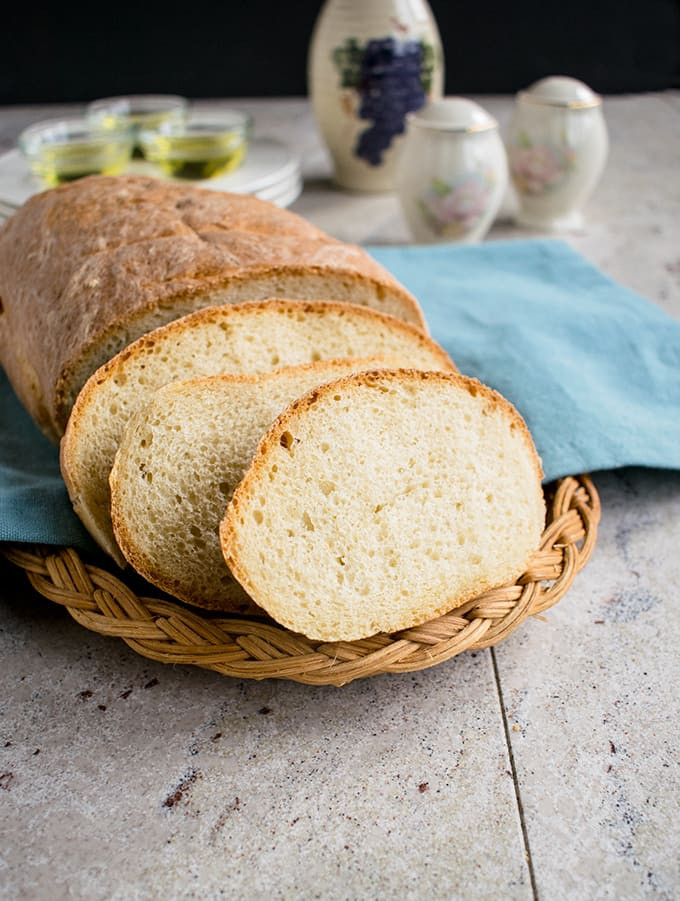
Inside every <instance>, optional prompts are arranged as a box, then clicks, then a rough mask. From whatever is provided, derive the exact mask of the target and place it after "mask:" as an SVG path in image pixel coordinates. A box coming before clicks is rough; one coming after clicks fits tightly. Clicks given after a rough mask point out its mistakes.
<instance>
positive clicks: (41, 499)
mask: <svg viewBox="0 0 680 901" xmlns="http://www.w3.org/2000/svg"><path fill="white" fill-rule="evenodd" d="M369 250H370V252H371V253H372V254H373V256H374V257H375V258H376V259H378V260H379V261H380V262H381V263H383V264H384V265H385V266H387V268H388V269H390V270H391V271H392V272H393V273H394V275H395V276H396V277H397V278H398V279H399V280H400V281H402V282H403V283H404V284H405V285H406V286H407V287H408V288H409V289H410V290H411V291H412V292H413V293H414V294H415V295H416V296H417V297H418V298H419V300H420V301H421V303H422V305H423V309H424V311H425V315H426V318H427V321H428V323H429V326H430V330H431V332H432V335H433V337H434V338H436V339H437V340H438V341H439V342H440V343H441V344H442V345H443V346H444V347H445V348H446V350H447V351H448V352H449V353H450V354H451V356H452V357H453V359H454V360H455V362H456V364H457V366H458V367H459V369H460V370H461V372H463V373H465V374H467V375H473V376H476V377H477V378H479V379H481V380H482V381H483V382H486V383H487V384H489V385H491V386H492V387H493V388H496V389H497V390H498V391H500V392H501V394H504V395H505V396H506V397H507V398H508V399H509V400H510V401H512V402H513V403H514V404H515V406H516V407H517V408H518V409H519V410H520V412H521V413H522V415H523V416H524V418H525V419H526V421H527V424H528V426H529V428H530V430H531V432H532V434H533V436H534V440H535V442H536V446H537V448H538V452H539V454H540V455H541V457H542V459H543V467H544V470H545V475H546V480H551V479H554V478H557V477H558V476H563V475H568V474H570V473H578V472H592V471H594V470H598V469H611V468H614V467H619V466H626V465H642V466H656V467H665V468H680V323H679V322H676V321H674V320H673V319H671V318H670V317H668V316H667V315H666V314H665V313H664V312H663V311H662V310H660V309H658V308H657V307H655V306H654V305H653V304H652V303H650V302H649V301H647V300H644V299H643V298H641V297H638V296H637V295H635V294H633V293H632V292H630V291H628V290H626V289H625V288H622V287H621V286H620V285H617V284H616V283H614V282H612V281H611V280H610V279H608V278H606V277H605V276H604V275H602V273H601V272H599V271H598V270H597V269H595V268H594V267H593V266H591V265H590V264H589V263H588V262H586V261H585V260H584V259H583V258H582V257H581V256H580V255H579V254H577V253H575V252H574V251H573V250H571V249H570V248H569V247H568V246H567V245H566V244H564V243H562V242H560V241H554V240H516V241H502V242H490V243H487V244H481V245H478V246H472V247H467V246H444V245H438V246H435V247H374V248H369ZM0 427H1V428H2V435H3V440H2V443H1V445H0V541H28V542H37V543H48V544H49V543H51V544H66V545H74V546H76V547H79V548H81V549H85V550H92V549H93V544H92V542H91V540H90V539H89V537H88V536H87V535H86V533H85V531H84V529H83V528H82V526H81V525H80V522H79V521H78V519H77V518H76V517H75V515H74V514H73V512H72V510H71V506H70V504H69V501H68V497H67V494H66V489H65V488H64V485H63V483H62V481H61V477H60V473H59V462H58V452H57V448H56V447H54V446H53V445H51V444H50V442H49V441H47V439H45V438H44V437H43V436H42V435H41V434H40V432H39V431H38V429H37V428H36V427H35V426H34V425H33V423H32V422H31V420H30V419H29V417H28V415H27V414H26V413H25V412H24V410H23V408H22V407H21V405H20V404H19V401H18V400H17V399H16V397H15V395H14V393H13V392H12V389H11V388H10V386H9V384H8V382H7V380H6V378H5V376H4V374H0Z"/></svg>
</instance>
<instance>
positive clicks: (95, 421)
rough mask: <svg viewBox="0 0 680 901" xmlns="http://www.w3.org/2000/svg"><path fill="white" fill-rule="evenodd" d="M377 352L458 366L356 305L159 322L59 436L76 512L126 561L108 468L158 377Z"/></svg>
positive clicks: (105, 371)
mask: <svg viewBox="0 0 680 901" xmlns="http://www.w3.org/2000/svg"><path fill="white" fill-rule="evenodd" d="M373 354H390V355H392V356H393V357H395V359H396V358H398V365H401V366H408V367H414V368H418V369H442V370H455V367H454V365H453V363H452V362H451V360H450V358H449V357H448V356H447V354H446V353H445V352H444V351H443V350H442V348H441V347H439V345H438V344H435V342H434V341H432V340H431V339H430V338H428V337H427V336H426V335H424V334H423V333H422V332H421V331H420V330H419V329H417V328H416V327H415V326H412V325H408V324H407V323H404V322H402V321H401V320H398V319H395V318H394V317H393V316H389V315H387V314H384V313H377V312H376V311H375V310H370V309H368V308H366V307H360V306H357V305H354V304H343V303H338V302H331V301H314V302H309V303H305V302H299V301H288V300H269V301H259V302H252V303H245V304H238V305H228V306H224V307H214V308H212V307H211V308H207V309H204V310H200V311H198V312H196V313H193V314H191V315H189V316H186V317H184V318H182V319H179V320H176V321H174V322H172V323H170V324H169V325H167V326H163V327H161V328H159V329H156V330H155V331H153V332H151V333H150V334H149V335H146V336H144V337H143V338H140V339H139V340H138V341H136V342H135V343H133V344H132V345H130V346H129V347H128V348H127V349H126V350H124V351H122V352H121V353H120V354H118V355H117V356H116V357H114V359H113V360H111V361H110V362H108V363H106V364H105V365H104V366H103V367H101V368H100V369H99V370H97V372H95V373H94V375H93V376H92V377H91V378H90V379H89V380H88V381H87V383H86V385H85V387H84V388H83V390H82V391H81V393H80V395H79V396H78V399H77V401H76V403H75V406H74V408H73V412H72V414H71V417H70V419H69V422H68V425H67V428H66V432H65V434H64V437H63V439H62V442H61V469H62V473H63V476H64V481H65V482H66V486H67V488H68V492H69V496H70V498H71V502H72V503H73V507H74V509H75V511H76V513H77V514H78V516H79V517H80V518H81V520H82V521H83V523H84V524H85V526H86V527H87V529H88V530H89V532H90V533H91V534H92V536H93V537H94V538H95V539H96V541H97V542H98V543H99V544H100V545H101V547H102V548H104V550H106V551H107V552H108V553H109V554H111V555H112V556H113V557H114V558H115V559H116V560H117V561H118V562H119V563H120V564H121V565H122V564H123V563H124V560H123V558H122V557H121V554H120V551H119V549H118V547H117V545H116V542H115V539H114V536H113V531H112V529H111V516H110V495H109V483H108V479H109V473H110V471H111V467H112V465H113V458H114V456H115V453H116V449H117V448H118V443H119V441H120V437H121V435H122V432H123V428H124V426H125V424H126V422H127V421H128V419H129V418H130V416H131V415H132V414H133V413H134V412H135V410H137V409H138V408H139V407H140V406H142V405H143V404H144V403H145V402H146V400H147V399H148V398H149V397H150V395H151V394H152V392H153V391H155V390H156V389H157V388H160V387H161V386H162V385H165V384H167V383H168V382H172V381H179V380H186V379H190V378H193V377H196V376H202V375H218V374H220V373H256V372H265V371H268V370H271V369H275V368H280V367H282V366H286V365H293V364H300V363H307V362H312V361H314V360H318V359H329V358H333V357H337V358H345V357H367V356H371V355H373Z"/></svg>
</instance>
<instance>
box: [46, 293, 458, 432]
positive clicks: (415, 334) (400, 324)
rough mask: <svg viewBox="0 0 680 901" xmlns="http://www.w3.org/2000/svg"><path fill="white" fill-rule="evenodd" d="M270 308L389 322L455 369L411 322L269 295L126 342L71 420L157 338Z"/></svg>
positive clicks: (338, 304) (206, 310) (348, 306)
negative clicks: (101, 384) (106, 382)
mask: <svg viewBox="0 0 680 901" xmlns="http://www.w3.org/2000/svg"><path fill="white" fill-rule="evenodd" d="M271 309H277V310H279V311H281V312H287V311H289V312H299V313H302V314H309V313H317V314H318V313H321V314H322V313H324V312H334V313H338V314H339V315H343V314H345V313H351V315H353V316H359V317H362V318H365V319H366V320H371V319H372V320H374V321H378V320H383V321H384V322H385V323H386V324H388V325H389V327H390V329H391V330H393V331H400V332H402V334H408V335H410V336H411V337H412V338H413V339H414V340H415V341H416V342H417V343H418V344H419V345H420V347H427V349H428V350H429V351H430V352H431V353H433V354H434V355H435V356H437V357H439V359H440V361H441V365H442V369H448V370H451V371H452V372H457V371H458V370H457V368H456V365H455V363H454V362H453V360H452V359H451V358H450V357H449V355H448V354H447V353H446V351H445V350H444V348H443V347H441V346H440V345H439V344H437V343H436V341H433V340H432V339H431V338H430V337H429V336H428V335H426V334H425V333H424V332H423V331H422V330H421V329H419V328H417V327H416V326H415V325H412V324H411V323H410V322H404V321H403V320H402V319H397V318H396V317H395V316H391V315H390V314H389V313H381V312H380V311H378V310H374V309H372V308H371V307H364V306H360V305H359V304H352V303H345V302H344V301H339V300H294V299H289V298H281V297H271V298H266V299H264V300H250V301H244V302H243V303H240V304H237V305H234V304H224V305H222V306H210V307H203V308H201V309H200V310H196V312H194V313H189V314H187V315H186V316H182V317H181V318H180V319H174V320H173V321H172V322H169V323H168V324H167V325H163V326H159V328H157V329H154V330H153V332H148V333H147V334H145V335H142V337H141V338H138V339H137V340H136V341H133V342H132V343H131V344H128V345H127V347H126V348H125V349H124V350H123V351H121V352H120V353H118V354H116V356H115V357H113V358H112V359H110V360H108V361H107V362H106V363H104V365H103V366H100V367H99V369H97V371H96V372H94V373H93V374H92V375H91V376H90V378H89V379H88V380H87V382H86V383H85V385H84V386H83V388H82V390H81V392H80V394H79V395H78V397H77V398H76V401H75V404H74V405H73V409H72V412H71V419H72V420H73V422H74V423H75V422H77V419H78V416H79V414H80V411H81V410H82V409H83V408H84V407H85V406H87V405H88V404H89V403H90V400H91V397H92V394H93V393H94V392H95V391H96V386H97V385H98V384H100V383H101V382H103V381H105V380H107V379H109V378H112V377H114V376H115V375H116V374H117V373H120V372H124V370H125V364H126V363H127V361H128V360H129V359H130V358H131V357H133V356H134V355H135V354H138V353H140V352H143V351H144V350H145V349H146V348H150V347H152V346H153V345H154V344H156V343H157V341H158V340H159V339H160V338H162V339H163V340H166V339H172V337H173V336H174V335H176V334H181V333H183V332H184V331H185V330H186V329H193V328H201V326H202V325H203V324H204V323H206V322H228V321H229V319H231V318H236V317H238V316H241V315H243V314H244V313H247V314H249V315H252V314H253V313H255V314H256V315H257V314H258V313H259V314H261V315H265V314H266V313H268V312H269V311H270V310H271ZM70 431H72V426H71V424H70V423H69V426H68V427H67V429H66V434H65V436H64V438H67V436H68V434H69V432H70ZM62 444H63V439H62Z"/></svg>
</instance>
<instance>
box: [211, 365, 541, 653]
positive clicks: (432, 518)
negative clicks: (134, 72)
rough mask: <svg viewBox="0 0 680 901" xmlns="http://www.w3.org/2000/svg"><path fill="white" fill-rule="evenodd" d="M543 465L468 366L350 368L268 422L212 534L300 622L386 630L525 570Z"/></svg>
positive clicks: (343, 630)
mask: <svg viewBox="0 0 680 901" xmlns="http://www.w3.org/2000/svg"><path fill="white" fill-rule="evenodd" d="M541 477H542V473H541V466H540V460H539V459H538V457H537V455H536V451H535V449H534V446H533V443H532V440H531V437H530V435H529V432H528V430H527V428H526V426H525V424H524V422H523V420H522V419H521V417H520V416H519V414H518V413H517V411H516V410H515V409H514V408H513V407H512V406H511V405H510V404H509V403H508V402H507V401H506V400H505V399H504V398H502V397H501V396H500V395H498V394H496V393H495V392H494V391H492V390H491V389H489V388H487V387H485V386H483V385H481V384H480V383H479V382H477V381H475V380H472V379H468V378H465V377H463V376H460V375H454V374H443V373H419V372H405V371H399V372H391V373H390V372H375V373H361V374H357V375H352V376H349V377H346V378H344V379H342V380H340V381H338V382H335V383H331V384H326V385H324V386H322V387H320V388H317V389H315V390H313V391H311V392H310V393H309V394H307V395H306V396H305V397H304V398H301V399H299V400H297V401H296V402H295V403H294V404H292V406H291V407H289V408H288V409H287V410H286V411H285V412H284V413H282V414H281V416H280V417H279V418H278V419H277V420H276V422H275V423H274V424H273V425H272V427H271V428H270V430H269V431H268V433H267V434H266V436H265V437H264V438H263V439H262V442H261V443H260V446H259V448H258V451H257V453H256V454H255V457H254V459H253V461H252V463H251V465H250V467H249V469H248V471H247V473H246V475H245V477H244V478H243V480H242V481H241V483H240V484H239V486H238V488H237V489H236V491H235V493H234V496H233V497H232V500H231V502H230V503H229V506H228V508H227V512H226V515H225V518H224V520H223V522H222V524H221V528H220V534H221V542H222V550H223V553H224V556H225V559H226V561H227V563H228V565H229V567H230V569H231V571H232V573H233V574H234V575H235V576H236V578H237V579H238V580H239V582H240V583H241V585H242V586H243V587H244V589H245V590H246V592H247V593H248V594H249V595H250V596H251V597H252V598H253V599H254V600H255V601H256V603H257V604H259V605H260V606H261V607H263V608H264V609H265V610H266V611H267V612H268V613H269V614H270V615H271V616H272V617H273V618H274V619H275V620H277V621H278V622H279V623H281V624H282V625H284V626H286V627H287V628H289V629H291V630H293V631H295V632H301V633H303V634H304V635H307V636H308V637H310V638H312V639H317V640H320V641H339V640H348V641H349V640H353V639H360V638H365V637H367V636H370V635H374V634H376V633H378V632H383V631H384V632H393V631H395V630H399V629H405V628H407V627H410V626H413V625H416V624H418V623H422V622H424V621H427V620H429V619H431V618H433V617H436V616H439V615H441V614H444V613H446V612H447V611H449V610H451V609H453V608H455V607H457V606H459V605H460V604H462V603H463V602H465V601H467V600H468V599H471V598H473V597H475V596H477V595H478V594H480V593H481V592H483V591H485V590H487V589H490V588H493V587H495V586H499V585H503V584H505V583H507V582H511V581H513V580H514V579H516V578H517V577H518V576H519V575H520V574H521V573H522V572H523V571H524V569H525V568H526V565H527V563H528V561H529V558H530V556H531V554H532V553H533V552H534V551H535V550H537V548H538V546H539V542H540V538H541V534H542V529H543V525H544V517H545V506H544V500H543V493H542V489H541Z"/></svg>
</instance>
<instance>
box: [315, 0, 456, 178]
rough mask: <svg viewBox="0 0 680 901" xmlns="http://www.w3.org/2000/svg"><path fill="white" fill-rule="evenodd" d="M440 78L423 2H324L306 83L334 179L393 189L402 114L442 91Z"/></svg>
mask: <svg viewBox="0 0 680 901" xmlns="http://www.w3.org/2000/svg"><path fill="white" fill-rule="evenodd" d="M443 80H444V61H443V52H442V46H441V40H440V37H439V31H438V29H437V24H436V22H435V20H434V17H433V15H432V11H431V9H430V7H429V5H428V3H427V2H426V0H368V2H367V0H326V2H325V3H324V5H323V8H322V9H321V12H320V13H319V16H318V18H317V21H316V24H315V26H314V31H313V33H312V39H311V42H310V47H309V59H308V85H309V93H310V98H311V101H312V109H313V111H314V117H315V119H316V122H317V125H318V127H319V130H320V132H321V135H322V137H323V139H324V141H325V144H326V147H327V148H328V150H329V152H330V154H331V157H332V159H333V164H334V179H335V181H336V183H337V184H338V185H340V186H341V187H343V188H348V189H350V190H353V191H392V190H394V172H395V166H396V161H397V155H398V149H399V145H400V144H401V142H402V141H403V135H404V132H405V118H406V115H407V113H409V112H413V111H414V110H417V109H420V108H421V107H422V106H424V104H425V103H426V102H427V101H428V99H430V98H433V97H441V94H442V85H443Z"/></svg>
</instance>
